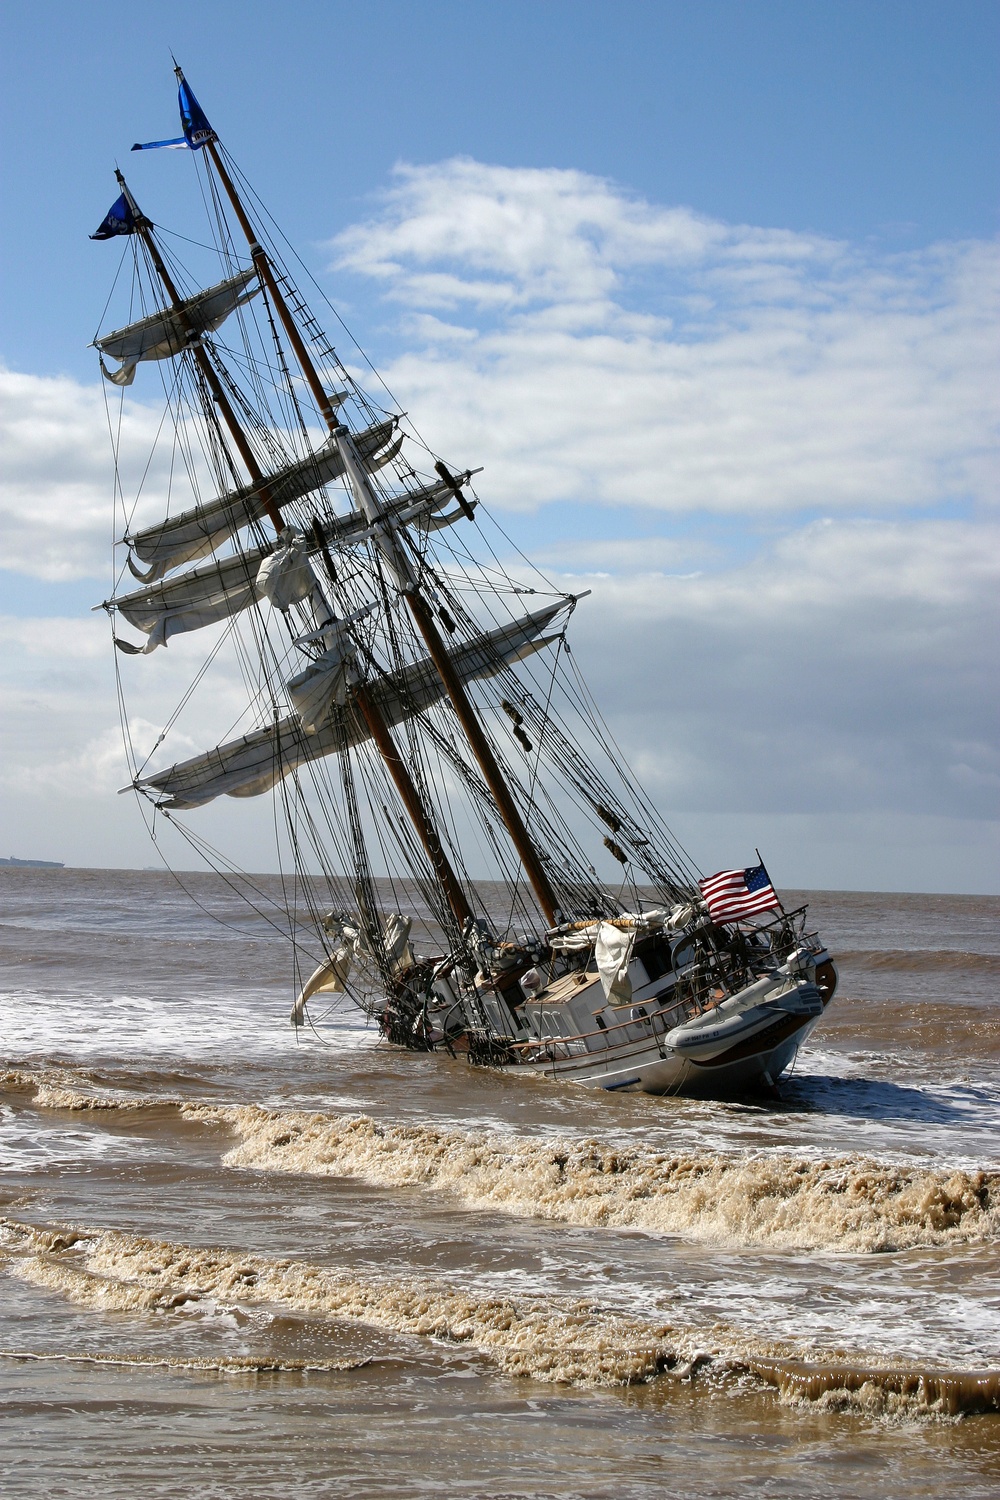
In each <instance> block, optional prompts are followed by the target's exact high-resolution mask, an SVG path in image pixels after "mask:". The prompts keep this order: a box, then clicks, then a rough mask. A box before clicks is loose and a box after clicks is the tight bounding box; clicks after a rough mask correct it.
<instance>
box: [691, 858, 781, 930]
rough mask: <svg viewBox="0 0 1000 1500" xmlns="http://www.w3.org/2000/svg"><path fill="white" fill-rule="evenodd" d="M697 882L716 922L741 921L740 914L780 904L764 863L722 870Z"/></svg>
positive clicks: (768, 908) (771, 907) (766, 909)
mask: <svg viewBox="0 0 1000 1500" xmlns="http://www.w3.org/2000/svg"><path fill="white" fill-rule="evenodd" d="M698 885H699V888H700V890H701V894H702V898H703V899H704V902H705V905H706V906H707V907H708V914H709V916H710V917H711V918H712V921H713V922H738V921H739V919H740V918H741V917H747V916H752V915H753V914H754V913H755V912H759V911H771V910H773V909H774V908H775V907H780V905H781V903H780V901H779V900H778V898H777V896H776V895H775V893H774V887H773V885H772V884H771V881H770V877H769V876H768V873H767V871H766V870H765V868H764V866H763V865H750V866H749V867H748V868H747V869H744V870H720V871H719V873H718V874H717V875H710V876H709V877H708V878H707V879H706V880H700V881H699V882H698Z"/></svg>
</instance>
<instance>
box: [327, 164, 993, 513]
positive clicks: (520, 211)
mask: <svg viewBox="0 0 1000 1500" xmlns="http://www.w3.org/2000/svg"><path fill="white" fill-rule="evenodd" d="M334 250H335V255H336V261H335V265H336V267H337V268H338V269H339V270H340V271H350V272H353V273H356V274H359V275H362V276H366V277H370V278H374V281H375V284H376V285H377V286H378V287H379V289H380V291H381V292H382V294H383V295H385V296H387V297H388V298H389V299H391V300H392V301H395V302H401V303H403V304H404V305H405V306H406V307H407V309H408V310H409V312H410V314H411V316H410V319H409V321H408V323H407V326H406V333H407V336H408V337H409V338H411V339H415V340H416V342H417V344H418V345H419V347H417V348H415V349H411V350H410V351H408V352H406V353H401V354H399V355H398V356H397V357H396V358H395V359H394V360H393V361H392V362H391V363H390V364H389V366H388V368H387V369H386V371H385V374H386V378H387V381H388V383H389V385H390V387H391V388H392V389H393V390H394V391H395V392H396V394H397V395H398V396H399V398H400V400H401V401H402V403H403V405H404V406H406V407H407V408H408V409H409V410H410V411H412V412H414V413H416V414H417V416H418V425H420V426H421V428H422V429H423V430H424V431H425V433H426V434H427V436H428V438H429V440H430V441H431V442H432V444H433V445H434V446H436V447H439V448H441V449H443V450H444V451H446V452H447V453H448V454H449V455H452V456H454V458H455V461H456V462H459V461H461V462H466V461H468V462H476V463H479V462H482V463H485V465H486V467H487V473H488V481H487V483H488V494H489V497H490V499H491V500H492V501H493V502H494V503H499V504H501V505H504V506H507V507H510V508H514V509H527V508H532V507H534V506H536V505H539V504H542V503H544V502H546V501H551V500H556V499H568V500H587V501H597V502H600V503H602V504H605V505H620V504H629V505H638V506H644V507H648V508H651V509H653V510H661V511H668V512H678V511H681V512H683V511H692V510H713V511H720V512H726V511H729V512H753V513H760V512H761V511H767V512H770V513H781V512H782V511H789V510H800V509H804V508H806V509H817V508H819V509H823V510H834V509H844V508H847V509H850V510H856V509H859V508H862V509H863V508H870V509H873V510H874V509H878V510H884V509H886V508H895V507H898V506H901V505H907V506H912V505H915V504H916V505H930V504H934V503H937V502H939V501H942V500H945V499H950V498H955V497H962V498H965V497H968V496H972V497H974V498H975V499H977V500H985V499H989V498H992V497H995V493H996V472H997V469H996V455H997V446H998V445H997V437H998V432H997V427H998V423H997V417H998V408H997V397H996V392H997V390H998V389H1000V380H998V375H1000V370H998V364H1000V360H998V349H997V344H996V339H995V337H994V334H993V329H994V327H995V322H996V318H995V313H996V310H997V301H998V298H997V291H998V280H1000V278H998V268H1000V266H998V257H997V253H996V247H995V246H993V245H987V244H981V243H968V244H956V245H940V246H934V247H931V248H930V249H928V250H926V251H923V252H920V253H912V254H907V255H894V256H888V255H880V254H879V253H877V252H876V251H871V250H866V249H864V248H860V247H855V246H849V245H844V244H841V243H838V242H835V241H831V240H828V239H823V238H822V237H820V236H815V235H814V236H809V235H801V234H792V233H789V232H787V231H780V230H765V229H758V228H754V227H748V226H732V225H726V224H722V223H719V222H716V221H712V220H709V219H706V218H704V217H703V216H701V215H698V214H695V213H693V212H692V211H691V210H688V209H678V208H660V207H657V206H655V205H650V204H647V203H644V202H642V201H641V200H637V199H635V198H634V197H630V196H628V195H627V194H625V193H623V192H621V191H620V190H619V189H617V188H615V187H614V186H613V185H611V184H609V183H607V182H605V181H602V180H600V179H597V178H593V177H588V176H587V175H586V174H584V173H580V172H565V171H556V170H548V171H546V170H518V169H511V168H506V167H491V166H484V165H482V164H480V163H477V162H474V161H469V160H467V159H458V160H455V161H450V162H444V163H441V164H438V165H435V166H428V167H400V168H398V169H397V173H396V179H395V183H394V185H393V187H392V188H391V189H390V190H389V191H388V193H387V194H386V195H385V196H384V198H383V200H382V202H381V204H380V208H379V212H378V214H377V216H376V217H374V218H373V219H372V220H370V221H369V222H368V223H366V224H360V225H355V226H354V227H353V228H351V229H350V230H348V231H346V232H345V233H344V234H342V235H341V236H339V238H338V239H337V240H336V241H335V242H334ZM445 310H446V311H447V313H448V317H447V319H446V320H443V321H439V320H438V317H437V316H436V315H437V314H440V313H441V312H442V311H445Z"/></svg>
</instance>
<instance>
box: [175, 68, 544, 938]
mask: <svg viewBox="0 0 1000 1500" xmlns="http://www.w3.org/2000/svg"><path fill="white" fill-rule="evenodd" d="M174 71H175V74H176V77H177V81H178V84H179V85H181V86H182V87H186V82H185V78H184V74H183V72H182V70H181V69H180V68H175V70H174ZM200 144H202V145H203V146H204V149H205V150H207V152H208V155H209V157H210V159H211V162H212V165H213V167H214V168H215V171H216V173H217V175H218V178H219V181H220V182H221V184H222V186H223V188H224V190H225V192H226V195H227V197H228V198H229V201H230V203H231V204H232V208H233V213H234V214H235V216H236V219H237V221H238V223H239V225H240V228H241V229H242V231H243V233H244V235H245V237H246V240H247V244H248V246H249V249H250V255H251V257H252V259H253V263H254V266H255V267H256V268H257V271H258V273H259V275H260V278H261V281H262V283H263V285H264V286H265V288H266V289H267V292H268V295H269V296H270V297H271V299H272V301H273V304H274V306H275V308H276V310H277V313H278V316H279V318H280V319H281V322H282V325H283V327H284V328H285V331H286V333H287V334H288V340H289V343H290V344H291V346H292V349H293V350H294V353H295V357H296V359H297V360H298V363H299V366H300V368H301V370H302V374H303V376H304V377H305V380H306V383H307V385H308V386H309V389H310V391H311V392H312V395H313V398H314V400H315V402H316V404H317V406H318V408H319V410H320V412H321V413H322V415H323V418H324V420H325V422H326V424H327V426H328V428H329V430H330V432H331V434H332V435H333V436H334V437H335V438H336V440H337V443H338V446H339V447H340V449H341V455H342V457H343V459H344V465H345V468H346V470H347V473H348V476H349V478H350V480H351V488H352V490H353V492H354V495H355V498H356V500H357V501H358V504H359V505H360V506H361V507H362V508H363V509H364V510H365V511H366V513H367V514H368V516H369V519H370V521H371V523H372V525H373V527H374V528H377V530H376V536H377V539H378V545H379V548H380V551H381V552H382V554H383V556H384V558H385V560H386V562H387V563H388V564H389V567H390V570H391V572H392V573H393V574H394V576H395V578H396V581H397V584H398V586H399V589H400V592H401V593H402V596H403V598H404V599H405V600H406V603H407V605H408V607H409V610H410V613H411V614H412V616H413V619H414V622H415V624H416V626H417V629H418V630H419V632H420V634H421V636H422V637H423V639H424V643H425V644H426V646H427V650H428V653H429V655H430V658H431V660H432V662H433V663H434V667H435V670H436V671H437V672H438V675H439V676H440V678H441V681H442V683H443V684H444V688H445V691H446V692H447V695H448V697H449V699H450V701H451V704H452V707H453V708H454V710H455V713H456V715H457V717H458V720H459V723H460V724H461V726H462V729H463V731H464V733H465V737H466V739H467V740H468V743H469V746H470V748H471V750H472V753H473V755H474V756H475V759H476V761H477V762H478V764H479V768H480V770H481V771H482V773H483V777H484V778H485V781H486V784H487V786H488V787H489V789H490V792H491V793H492V796H493V800H494V802H495V803H496V807H497V810H498V812H499V814H500V817H501V819H502V821H503V823H504V826H505V827H506V829H507V832H508V834H509V836H510V839H511V842H512V843H513V845H514V848H515V849H516V850H517V853H518V856H519V858H520V860H521V862H522V864H523V866H524V870H525V873H526V875H527V877H528V880H529V883H530V885H531V888H532V890H533V891H534V893H535V898H536V900H537V901H538V904H539V906H540V908H541V910H542V913H543V914H544V916H545V918H546V920H547V921H548V923H549V925H550V926H554V925H555V924H556V923H557V922H558V921H559V920H560V911H559V907H558V903H557V901H556V896H555V893H554V891H553V889H552V886H551V883H550V881H549V878H548V876H547V874H546V872H545V869H544V867H543V865H542V862H541V859H540V857H539V854H538V850H537V849H536V847H535V845H534V843H533V841H532V839H531V836H530V834H529V833H528V829H527V827H526V825H525V822H524V819H523V818H522V817H521V813H520V811H519V809H518V807H517V804H516V802H515V801H514V797H513V795H512V793H511V790H510V787H509V786H508V784H507V780H506V778H505V776H504V774H503V772H502V770H501V768H500V765H499V763H498V762H497V758H496V755H495V754H494V752H493V749H492V747H491V745H490V743H489V740H488V739H487V737H486V734H485V733H484V731H483V728H482V725H481V724H480V722H479V718H478V716H477V714H476V711H475V708H474V707H473V704H472V700H471V699H470V697H469V695H468V693H467V692H466V690H465V686H464V684H463V682H462V681H461V679H460V678H459V676H458V674H457V673H456V672H455V670H454V668H453V666H452V662H451V658H450V656H449V653H448V649H447V647H446V645H445V643H444V641H443V639H442V637H441V633H440V631H439V630H438V628H437V625H436V623H435V621H434V617H433V615H432V613H431V610H430V608H429V607H428V604H427V601H426V599H425V598H424V596H423V593H422V592H421V590H420V585H419V581H418V579H417V577H416V575H415V573H414V572H413V569H412V567H411V566H410V563H409V559H408V557H407V556H406V554H405V553H404V552H403V549H402V547H401V546H400V543H399V539H398V535H397V534H396V531H395V528H394V527H392V526H391V525H390V524H389V523H388V522H386V520H385V518H384V517H383V516H382V514H381V508H380V507H379V505H378V502H377V500H376V499H375V496H374V494H373V493H372V490H371V487H370V486H369V484H368V481H367V476H366V475H365V474H364V472H363V469H362V466H361V465H360V464H359V463H358V461H357V456H356V454H355V452H354V446H353V442H352V440H351V434H350V432H349V429H348V428H346V427H345V426H344V425H343V424H342V423H341V422H340V420H339V418H338V416H337V414H336V412H335V410H334V407H333V405H332V403H331V401H330V399H329V396H328V395H327V393H326V390H325V389H324V386H323V382H322V380H321V379H320V377H319V373H318V371H317V369H316V367H315V365H314V363H313V361H312V357H311V356H310V354H309V351H308V349H307V348H306V345H305V342H304V340H303V339H302V336H301V333H300V332H299V329H298V327H297V325H296V323H295V320H294V318H293V317H292V314H291V310H290V309H289V307H288V304H287V303H286V301H285V298H284V296H283V294H282V292H281V288H280V287H279V285H278V282H277V278H276V277H275V275H274V271H273V269H272V266H271V263H270V259H269V257H268V254H267V252H266V250H265V249H264V247H263V246H262V245H261V243H260V241H259V239H258V237H257V234H256V232H255V230H254V227H253V225H252V223H251V221H250V219H249V217H248V215H247V212H246V209H245V208H244V206H243V203H242V200H241V199H240V196H239V193H238V192H237V190H236V185H235V183H234V182H233V179H232V177H231V175H230V173H229V171H228V169H227V167H226V164H225V162H224V161H223V158H222V155H221V152H220V151H219V148H218V144H217V137H216V135H215V132H214V131H211V132H210V133H207V134H206V136H205V139H204V140H203V141H201V142H200ZM442 467H443V466H442ZM439 472H441V470H439ZM449 482H451V483H452V486H453V488H455V489H456V491H457V490H458V486H457V485H455V484H454V483H453V481H451V480H450V478H449ZM459 498H460V499H461V498H462V497H461V495H460V496H459ZM463 504H464V505H465V507H466V509H468V505H467V502H464V501H463ZM373 706H374V705H371V704H370V702H369V707H373ZM359 708H361V712H362V714H363V715H364V713H365V710H364V708H363V707H361V704H360V703H359ZM366 722H368V720H367V716H366ZM369 727H370V728H371V730H372V737H373V738H374V739H375V741H376V743H377V744H378V745H379V749H380V750H382V753H383V757H385V758H386V766H387V767H388V769H389V771H390V774H391V775H392V776H393V780H395V781H396V784H397V787H400V782H399V781H398V780H397V777H396V772H395V771H394V769H393V766H394V764H395V757H396V756H398V752H394V747H393V750H392V751H390V752H389V754H390V755H393V759H390V758H389V756H388V755H387V751H386V750H385V749H383V744H382V740H381V739H380V736H379V733H377V732H376V729H375V727H374V726H373V725H372V724H369ZM382 730H383V731H384V734H385V736H387V737H388V729H387V728H386V727H385V725H384V724H383V725H382ZM389 744H390V745H391V737H389ZM399 767H400V769H401V770H403V771H404V772H405V768H403V767H402V763H401V762H399ZM400 790H401V795H402V796H403V801H404V803H406V805H407V809H408V811H410V815H411V817H412V816H413V815H414V814H413V809H412V808H411V804H410V799H409V798H408V797H407V796H406V795H404V794H403V792H402V789H401V788H400ZM411 790H412V792H413V796H414V798H416V799H417V803H418V804H419V795H418V793H417V791H416V788H415V787H414V786H412V783H411ZM419 805H421V806H422V804H419ZM423 818H424V820H425V821H426V813H424V814H423ZM418 831H419V827H418ZM425 847H426V842H425ZM428 853H430V851H429V850H428ZM432 858H433V856H432ZM450 899H451V898H450V896H449V900H450ZM456 915H457V913H456Z"/></svg>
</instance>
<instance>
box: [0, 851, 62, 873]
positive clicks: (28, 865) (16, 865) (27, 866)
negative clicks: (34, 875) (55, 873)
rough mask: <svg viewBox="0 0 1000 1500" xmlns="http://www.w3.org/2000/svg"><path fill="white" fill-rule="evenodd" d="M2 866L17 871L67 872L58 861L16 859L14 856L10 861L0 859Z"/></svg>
mask: <svg viewBox="0 0 1000 1500" xmlns="http://www.w3.org/2000/svg"><path fill="white" fill-rule="evenodd" d="M0 866H2V867H4V868H6V869H11V868H13V869H15V870H65V868H66V866H65V865H64V864H63V863H62V862H61V861H60V860H58V859H15V858H14V856H13V854H12V855H11V856H10V858H9V859H0Z"/></svg>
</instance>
